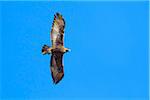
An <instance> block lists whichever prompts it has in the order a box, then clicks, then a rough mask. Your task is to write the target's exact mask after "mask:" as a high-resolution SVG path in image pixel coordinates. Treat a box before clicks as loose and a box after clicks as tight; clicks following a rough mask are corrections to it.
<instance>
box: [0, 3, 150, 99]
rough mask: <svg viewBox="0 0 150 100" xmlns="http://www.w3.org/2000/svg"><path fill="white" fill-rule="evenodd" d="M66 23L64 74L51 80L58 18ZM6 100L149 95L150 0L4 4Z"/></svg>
mask: <svg viewBox="0 0 150 100" xmlns="http://www.w3.org/2000/svg"><path fill="white" fill-rule="evenodd" d="M56 12H60V13H61V14H62V15H63V16H64V18H65V21H66V28H65V46H66V47H68V48H70V49H71V52H69V53H66V54H65V55H64V68H65V69H64V70H65V76H64V78H63V80H62V81H61V82H60V83H59V84H58V85H54V84H53V83H52V78H51V75H50V68H49V62H50V56H49V55H45V56H43V55H42V54H41V47H42V46H43V45H44V44H48V45H51V43H50V35H49V33H50V29H51V26H52V21H53V16H54V14H55V13H56ZM0 36H1V47H0V51H1V62H2V63H1V65H2V66H0V69H1V98H2V99H6V98H7V99H9V98H21V99H33V98H34V99H35V98H36V99H39V98H41V99H42V98H47V99H49V98H53V99H60V98H61V99H62V98H64V99H65V98H82V99H83V98H91V99H92V98H97V99H102V98H103V99H104V98H105V99H106V98H107V99H108V98H109V99H116V98H122V99H127V100H129V99H132V100H133V99H137V98H139V99H148V2H71V1H70V2H1V35H0Z"/></svg>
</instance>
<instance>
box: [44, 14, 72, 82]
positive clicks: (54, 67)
mask: <svg viewBox="0 0 150 100" xmlns="http://www.w3.org/2000/svg"><path fill="white" fill-rule="evenodd" d="M64 28H65V21H64V19H63V17H62V15H60V14H59V13H56V15H54V21H53V25H52V30H51V36H50V37H51V41H52V47H49V46H47V45H44V46H43V48H42V54H51V61H50V69H51V74H52V79H53V82H54V83H55V84H57V83H58V82H59V81H60V80H61V79H62V78H63V76H64V68H63V62H62V61H63V54H64V53H66V52H68V50H69V49H68V48H65V47H64V41H63V40H64Z"/></svg>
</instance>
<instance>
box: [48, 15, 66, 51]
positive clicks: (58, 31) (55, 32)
mask: <svg viewBox="0 0 150 100" xmlns="http://www.w3.org/2000/svg"><path fill="white" fill-rule="evenodd" d="M64 28H65V21H64V19H63V17H62V15H60V14H59V13H56V15H54V21H53V25H52V30H51V41H52V47H53V48H57V47H59V46H63V45H64V41H63V40H64V39H63V38H64Z"/></svg>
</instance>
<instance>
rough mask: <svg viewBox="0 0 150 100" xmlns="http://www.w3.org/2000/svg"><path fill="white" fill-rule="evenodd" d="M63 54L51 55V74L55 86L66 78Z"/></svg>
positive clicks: (54, 53)
mask: <svg viewBox="0 0 150 100" xmlns="http://www.w3.org/2000/svg"><path fill="white" fill-rule="evenodd" d="M62 60H63V53H62V52H58V51H57V52H53V53H52V55H51V67H50V69H51V74H52V79H53V82H54V83H55V84H57V83H58V82H59V81H60V80H61V79H62V78H63V76H64V69H63V64H62Z"/></svg>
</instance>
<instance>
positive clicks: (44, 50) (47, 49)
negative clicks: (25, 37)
mask: <svg viewBox="0 0 150 100" xmlns="http://www.w3.org/2000/svg"><path fill="white" fill-rule="evenodd" d="M50 53H51V52H50V47H49V46H47V45H44V46H43V47H42V54H43V55H45V54H50Z"/></svg>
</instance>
